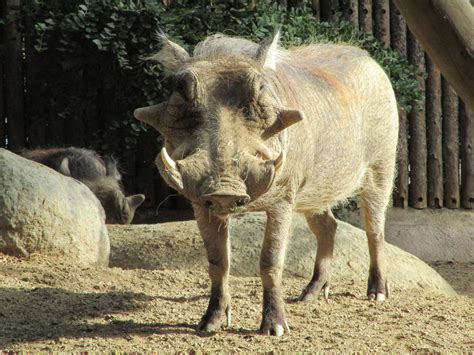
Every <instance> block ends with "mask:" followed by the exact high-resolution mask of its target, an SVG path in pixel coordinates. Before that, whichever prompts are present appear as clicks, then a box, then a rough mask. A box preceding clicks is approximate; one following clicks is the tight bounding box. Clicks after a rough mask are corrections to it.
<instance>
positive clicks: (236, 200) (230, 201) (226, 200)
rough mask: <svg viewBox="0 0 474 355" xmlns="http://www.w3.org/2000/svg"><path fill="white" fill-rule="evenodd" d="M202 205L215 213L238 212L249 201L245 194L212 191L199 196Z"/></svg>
mask: <svg viewBox="0 0 474 355" xmlns="http://www.w3.org/2000/svg"><path fill="white" fill-rule="evenodd" d="M201 200H202V201H203V203H204V205H205V206H206V207H208V208H209V209H211V210H212V211H213V212H214V213H215V214H228V213H232V212H239V210H240V209H242V208H243V207H245V206H246V205H247V204H248V203H249V202H250V196H249V195H247V194H232V193H213V194H207V195H203V196H201Z"/></svg>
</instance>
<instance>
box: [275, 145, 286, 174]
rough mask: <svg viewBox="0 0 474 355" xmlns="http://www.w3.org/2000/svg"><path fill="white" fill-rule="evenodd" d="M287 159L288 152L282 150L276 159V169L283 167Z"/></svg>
mask: <svg viewBox="0 0 474 355" xmlns="http://www.w3.org/2000/svg"><path fill="white" fill-rule="evenodd" d="M285 159H286V154H285V151H283V150H282V151H281V153H280V155H279V156H278V158H276V160H275V170H278V169H280V168H281V166H282V165H283V162H284V161H285Z"/></svg>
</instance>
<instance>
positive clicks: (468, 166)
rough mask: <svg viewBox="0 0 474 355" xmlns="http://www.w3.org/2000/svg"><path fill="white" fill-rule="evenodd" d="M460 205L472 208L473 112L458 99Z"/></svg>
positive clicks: (473, 180)
mask: <svg viewBox="0 0 474 355" xmlns="http://www.w3.org/2000/svg"><path fill="white" fill-rule="evenodd" d="M459 118H460V125H461V129H460V132H461V144H460V156H461V207H462V208H467V209H471V210H472V209H474V112H473V111H472V110H469V108H468V107H467V106H466V104H465V103H464V102H462V101H460V105H459Z"/></svg>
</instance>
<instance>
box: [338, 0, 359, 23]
mask: <svg viewBox="0 0 474 355" xmlns="http://www.w3.org/2000/svg"><path fill="white" fill-rule="evenodd" d="M342 13H343V15H344V19H346V20H347V21H349V22H350V23H352V25H353V26H354V27H355V28H359V1H358V0H342Z"/></svg>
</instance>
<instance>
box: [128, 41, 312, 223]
mask: <svg viewBox="0 0 474 355" xmlns="http://www.w3.org/2000/svg"><path fill="white" fill-rule="evenodd" d="M161 40H162V42H163V49H162V50H161V51H160V52H159V53H158V54H157V55H156V56H154V57H153V59H156V60H157V61H159V62H160V63H161V64H162V65H163V67H164V70H165V72H166V73H167V75H168V76H169V78H170V82H171V83H172V84H173V91H172V93H171V96H170V97H169V99H168V100H167V101H166V102H163V103H161V104H159V105H156V106H150V107H143V108H139V109H137V110H135V113H134V115H135V117H136V118H137V119H139V120H140V121H143V122H146V123H148V124H150V125H151V126H153V127H154V128H156V129H157V130H158V131H159V132H160V133H161V135H162V136H163V137H164V138H165V146H164V147H163V149H162V151H161V153H160V154H159V156H158V157H157V159H156V165H157V167H158V169H159V171H160V173H161V175H162V177H163V178H164V179H165V181H166V182H167V183H168V184H169V185H170V186H171V187H173V188H174V189H176V190H177V191H178V192H180V193H182V194H183V195H184V196H185V197H187V198H189V199H190V200H191V201H192V202H193V203H196V204H199V205H201V206H203V207H206V208H209V209H210V210H211V211H212V212H213V213H214V214H215V215H218V216H220V217H223V216H226V215H227V214H229V213H232V212H238V211H244V210H245V208H246V206H247V205H248V204H249V203H251V202H253V201H255V200H256V199H258V198H259V197H260V196H262V195H263V194H264V193H266V192H267V191H268V190H269V189H270V188H271V186H272V184H273V182H274V181H275V177H276V175H277V174H278V173H279V171H280V170H281V169H282V168H283V166H284V163H285V147H284V145H283V144H280V143H281V139H279V134H280V132H282V131H283V130H284V129H285V128H287V127H289V126H290V125H292V124H294V123H296V122H298V121H300V120H301V119H302V118H303V115H302V113H301V112H300V111H298V110H293V109H288V108H286V107H283V106H282V102H281V99H280V96H281V95H280V92H281V88H280V87H278V84H277V80H276V71H275V61H276V56H277V55H278V54H279V53H280V52H279V51H280V50H279V49H278V48H277V42H278V36H276V37H275V38H274V39H273V41H271V42H269V43H268V44H264V45H257V44H255V43H253V42H250V41H247V40H243V39H238V38H231V37H224V36H213V37H210V38H208V39H207V40H206V41H204V42H201V43H200V44H198V45H197V47H196V48H195V50H194V55H193V57H191V56H190V55H189V54H188V53H187V52H186V51H185V50H184V49H183V48H182V47H180V46H179V45H177V44H175V43H173V42H171V41H169V40H168V39H167V38H166V37H163V36H162V38H161Z"/></svg>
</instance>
